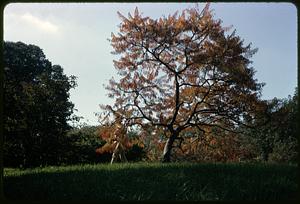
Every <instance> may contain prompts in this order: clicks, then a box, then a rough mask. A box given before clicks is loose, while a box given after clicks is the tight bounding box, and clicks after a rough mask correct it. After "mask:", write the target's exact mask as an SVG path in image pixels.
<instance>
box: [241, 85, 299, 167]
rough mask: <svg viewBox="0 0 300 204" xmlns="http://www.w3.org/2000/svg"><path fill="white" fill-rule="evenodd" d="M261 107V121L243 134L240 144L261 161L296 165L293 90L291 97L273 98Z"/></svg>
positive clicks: (294, 100)
mask: <svg viewBox="0 0 300 204" xmlns="http://www.w3.org/2000/svg"><path fill="white" fill-rule="evenodd" d="M265 103H266V104H267V110H266V111H265V112H260V113H259V114H261V116H262V117H261V120H259V121H256V122H255V123H254V124H252V125H256V128H254V129H251V130H248V131H245V132H246V133H245V134H244V135H243V137H244V144H248V146H249V144H252V148H253V149H252V150H253V152H256V156H257V157H258V158H259V159H260V160H262V161H270V162H297V156H298V151H297V148H298V137H297V128H298V125H297V115H298V91H297V88H296V91H295V94H294V96H293V97H291V96H289V97H288V98H287V99H286V98H284V99H277V98H274V99H272V100H268V101H265ZM261 124H263V125H261ZM245 138H247V139H245ZM253 144H254V145H253Z"/></svg>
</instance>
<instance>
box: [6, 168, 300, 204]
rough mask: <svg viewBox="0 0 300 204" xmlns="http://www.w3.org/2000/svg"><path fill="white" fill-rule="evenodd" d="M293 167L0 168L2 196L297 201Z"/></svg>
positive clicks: (27, 197) (64, 198) (19, 198)
mask: <svg viewBox="0 0 300 204" xmlns="http://www.w3.org/2000/svg"><path fill="white" fill-rule="evenodd" d="M297 191H298V187H297V166H295V165H274V164H272V165H271V164H234V163H231V164H220V163H214V164H212V163H204V164H189V163H180V164H179V163H173V164H163V165H162V164H157V163H154V164H149V163H127V164H113V165H103V164H102V165H83V166H82V165H77V166H66V167H47V168H35V169H30V170H29V169H28V170H25V171H20V170H13V169H4V195H5V196H6V198H7V199H18V200H23V199H29V200H39V199H46V200H53V199H56V200H57V199H59V200H77V201H78V200H85V201H86V200H118V201H120V200H127V201H130V200H131V201H132V200H152V201H157V200H163V201H167V200H176V201H184V200H185V201H186V200H189V201H201V200H222V201H229V200H234V201H240V200H248V201H255V200H262V201H263V200H269V201H270V200H282V201H283V200H285V201H293V200H296V199H297V197H296V196H297Z"/></svg>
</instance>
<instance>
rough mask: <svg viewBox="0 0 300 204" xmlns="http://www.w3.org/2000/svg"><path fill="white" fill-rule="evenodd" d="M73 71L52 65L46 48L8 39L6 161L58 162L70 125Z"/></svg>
mask: <svg viewBox="0 0 300 204" xmlns="http://www.w3.org/2000/svg"><path fill="white" fill-rule="evenodd" d="M75 86H76V81H75V77H74V76H70V77H68V76H66V75H65V74H64V73H63V69H62V67H61V66H59V65H52V64H51V62H50V61H49V60H47V59H46V56H45V55H44V53H43V51H42V49H40V48H39V47H37V46H35V45H26V44H24V43H22V42H16V43H15V42H4V83H3V88H4V116H3V120H4V121H3V123H4V165H6V166H7V165H10V166H20V165H22V166H25V167H26V166H36V165H43V164H56V163H57V162H58V161H59V159H60V158H59V157H60V156H59V155H61V152H62V151H63V149H62V148H60V144H61V141H62V139H63V138H62V137H64V134H65V132H66V131H67V130H69V129H70V125H69V124H68V120H71V115H72V113H73V108H74V104H72V103H71V102H70V101H69V95H70V94H69V91H70V89H72V88H74V87H75Z"/></svg>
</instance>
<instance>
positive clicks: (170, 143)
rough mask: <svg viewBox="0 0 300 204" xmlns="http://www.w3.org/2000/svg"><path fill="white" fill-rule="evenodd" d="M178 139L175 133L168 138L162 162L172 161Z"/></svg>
mask: <svg viewBox="0 0 300 204" xmlns="http://www.w3.org/2000/svg"><path fill="white" fill-rule="evenodd" d="M175 139H176V136H175V135H173V136H171V137H170V138H168V140H167V142H166V144H165V147H164V152H163V159H162V162H164V163H165V162H170V161H171V151H172V148H173V143H174V141H175Z"/></svg>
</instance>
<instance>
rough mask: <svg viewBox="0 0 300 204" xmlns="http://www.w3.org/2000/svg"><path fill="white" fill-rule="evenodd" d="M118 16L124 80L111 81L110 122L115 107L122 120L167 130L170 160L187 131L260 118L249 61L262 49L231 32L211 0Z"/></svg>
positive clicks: (257, 86) (114, 40)
mask: <svg viewBox="0 0 300 204" xmlns="http://www.w3.org/2000/svg"><path fill="white" fill-rule="evenodd" d="M119 16H120V18H121V20H122V21H121V24H120V27H119V28H120V30H119V33H117V34H112V36H111V45H112V47H113V48H114V52H113V54H116V55H119V56H120V58H119V59H118V60H115V61H114V66H115V68H116V69H117V71H118V74H119V75H120V79H118V80H115V79H111V81H110V82H109V84H108V86H107V90H108V91H109V96H110V97H112V98H115V103H114V105H113V106H110V105H107V106H102V108H103V110H104V113H103V115H102V116H103V120H104V121H105V120H111V117H108V115H111V114H112V113H116V112H117V113H118V115H121V118H122V124H123V125H125V124H126V125H128V126H134V125H136V126H139V127H140V128H142V129H145V128H148V127H149V125H150V126H153V127H155V128H156V129H163V130H164V131H165V134H164V135H165V137H166V143H165V146H164V150H163V155H162V158H163V161H164V162H169V161H170V160H171V152H172V150H173V147H174V146H175V145H174V144H175V143H176V142H175V141H178V143H179V144H180V142H181V141H182V140H184V132H185V131H191V129H198V130H199V131H201V132H202V133H206V132H208V131H210V130H211V129H212V128H213V127H215V128H220V129H222V130H224V131H225V130H226V131H235V129H236V127H237V126H238V125H244V119H245V118H246V117H247V118H248V119H253V118H254V117H255V115H254V114H255V112H256V111H257V109H259V108H261V106H260V102H259V97H260V92H261V88H262V86H263V84H261V83H258V82H257V80H256V79H254V73H255V71H254V69H253V68H252V67H251V66H250V65H251V61H250V57H251V56H252V55H253V54H254V53H255V52H256V51H257V50H256V49H252V48H251V45H250V44H249V45H244V44H243V40H242V39H241V38H240V37H239V36H237V35H236V34H235V32H232V33H230V34H228V35H226V33H228V31H229V30H230V28H225V27H223V26H222V25H221V20H215V19H214V18H213V14H212V12H211V10H209V4H207V5H206V6H205V8H204V9H203V10H202V11H201V10H199V9H198V8H191V9H186V10H184V11H183V12H182V13H181V15H177V12H176V13H175V14H174V15H169V16H168V17H161V18H159V19H158V20H154V19H151V18H149V17H142V15H141V14H140V13H139V11H138V9H137V8H136V10H135V12H134V15H131V14H129V15H128V18H126V17H125V16H123V15H122V14H120V13H119ZM179 146H180V145H179Z"/></svg>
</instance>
